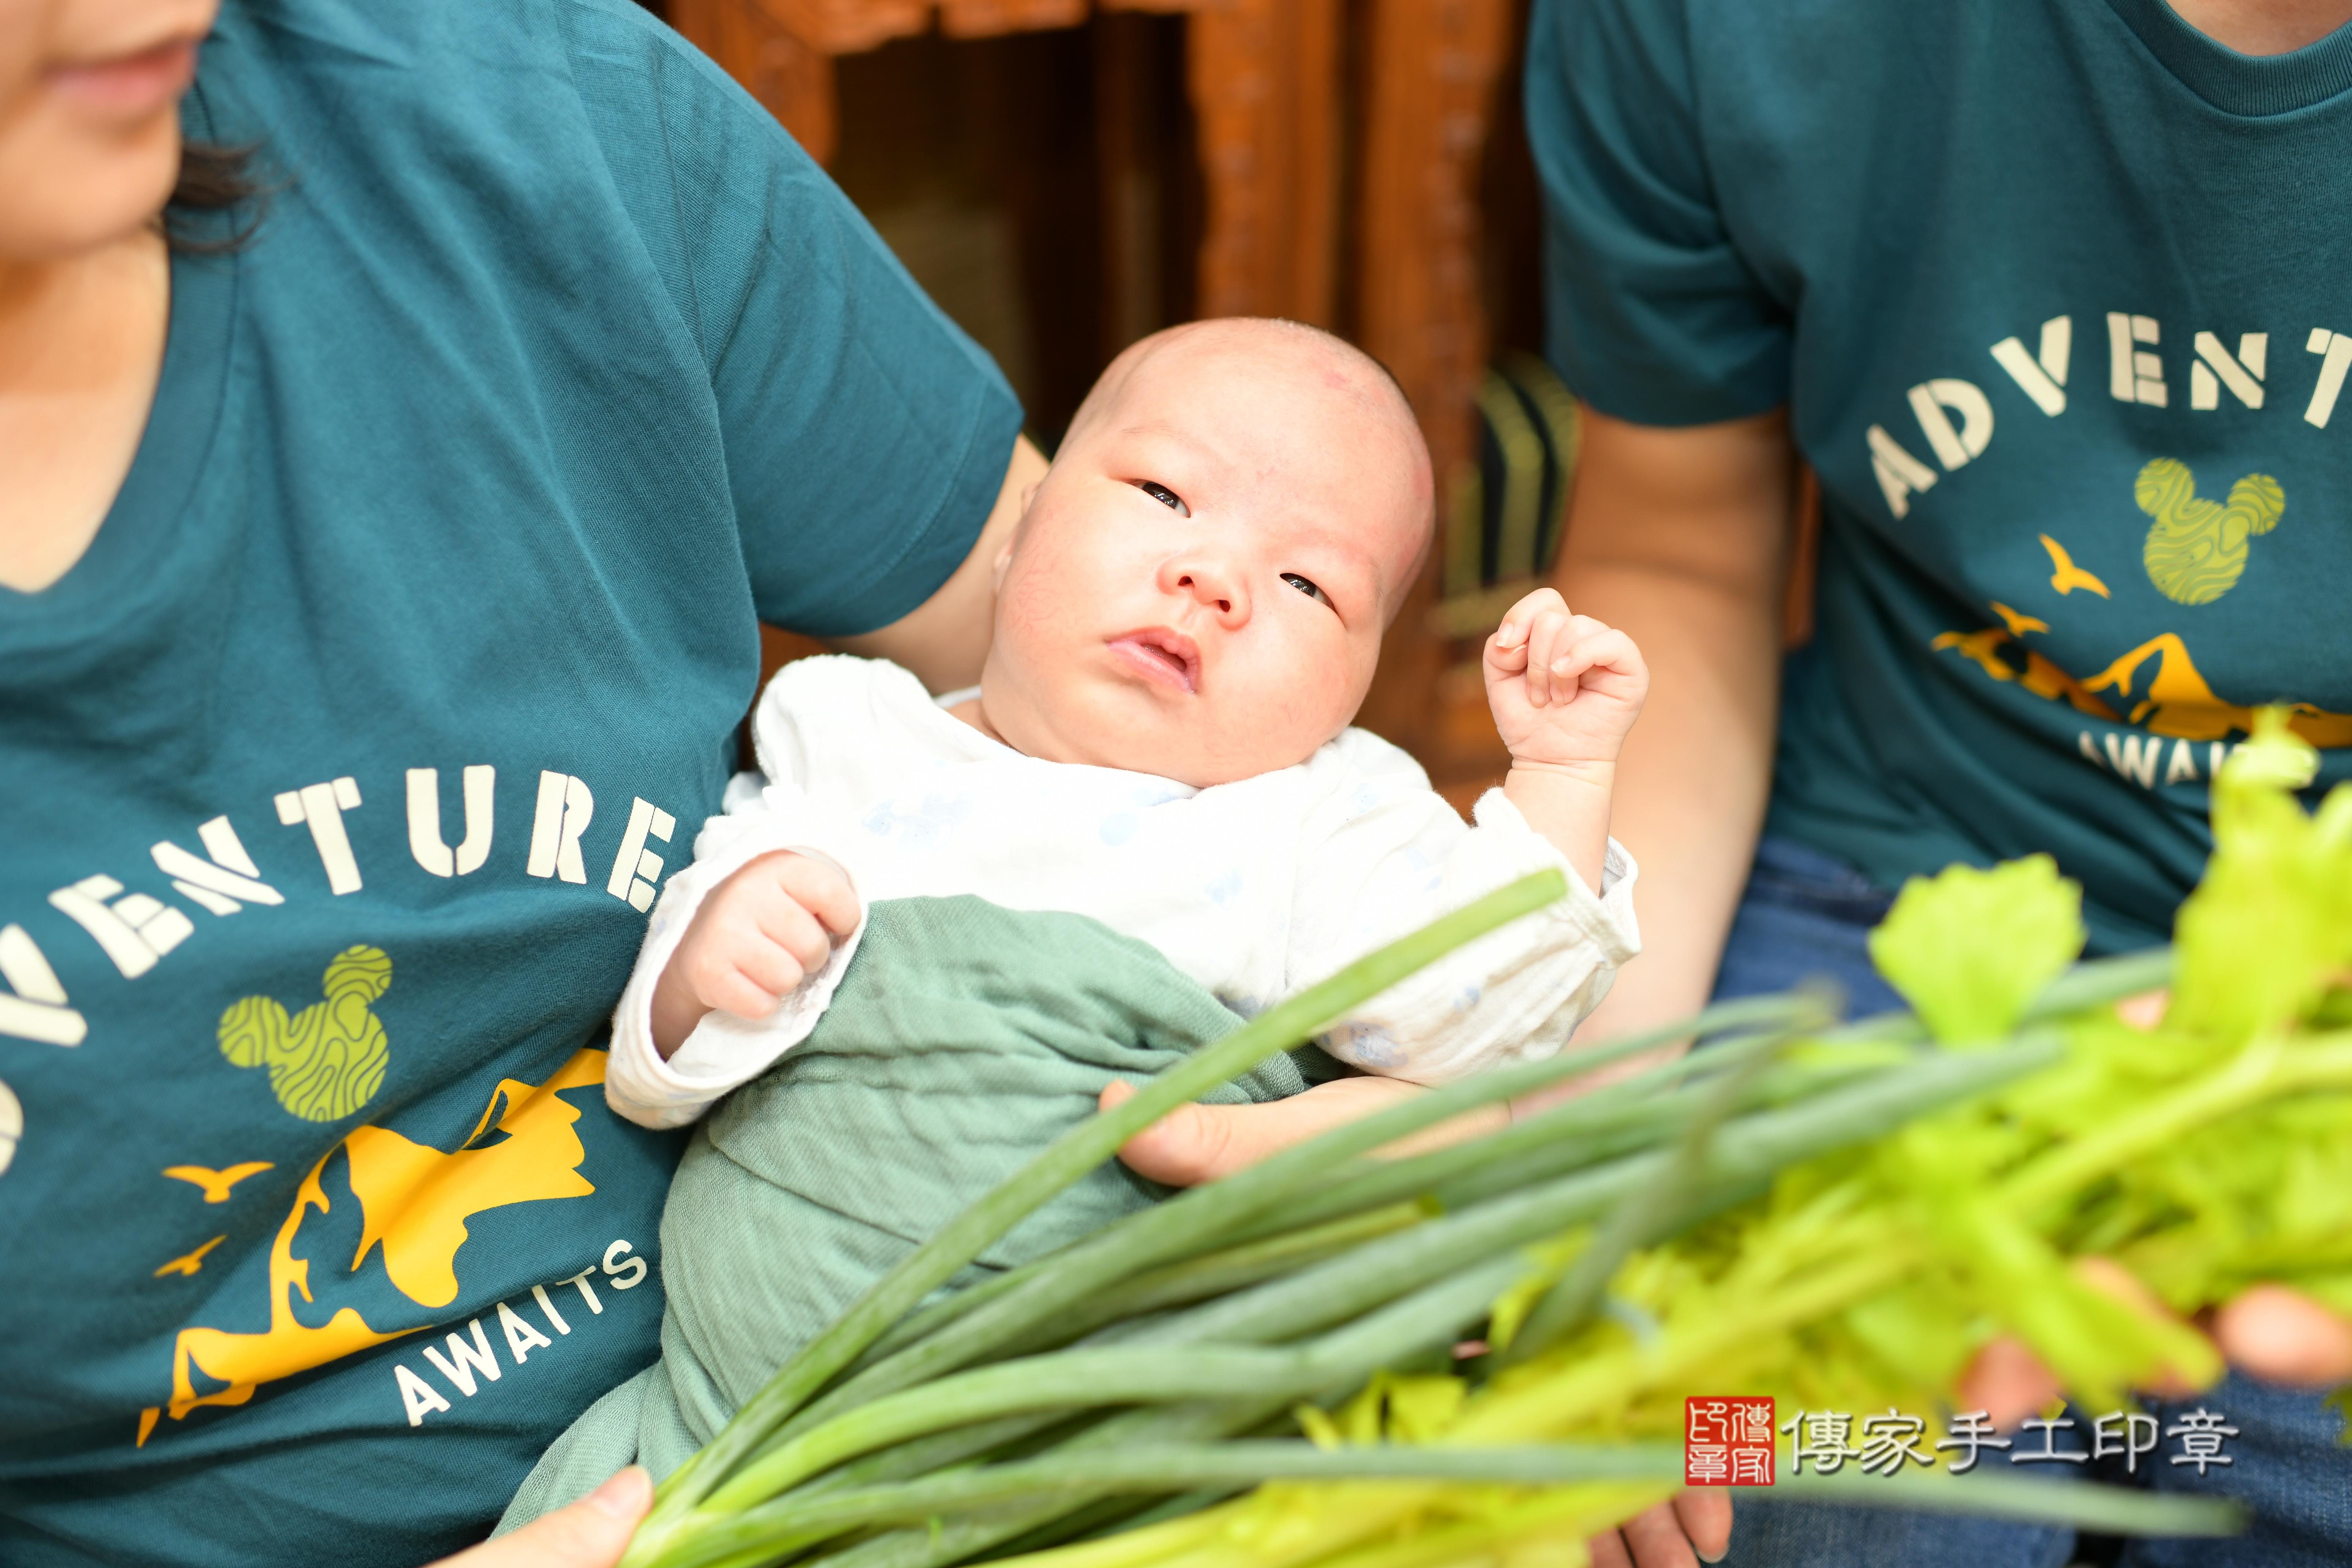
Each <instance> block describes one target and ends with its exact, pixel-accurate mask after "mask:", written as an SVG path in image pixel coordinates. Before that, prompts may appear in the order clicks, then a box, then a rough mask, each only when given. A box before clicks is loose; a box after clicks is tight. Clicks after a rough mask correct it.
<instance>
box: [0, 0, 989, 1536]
mask: <svg viewBox="0 0 2352 1568" xmlns="http://www.w3.org/2000/svg"><path fill="white" fill-rule="evenodd" d="M187 115H188V120H189V124H190V128H191V130H192V131H193V132H195V133H196V134H199V135H202V136H205V137H207V138H209V139H212V140H215V141H221V142H247V141H252V140H259V141H261V142H262V143H263V144H264V147H265V149H266V151H265V158H266V165H265V166H266V168H267V169H268V172H269V174H270V175H271V178H272V180H273V182H274V183H275V184H276V185H277V190H276V194H275V197H274V200H273V201H272V203H271V205H270V207H269V209H268V214H267V216H266V217H265V219H264V220H263V222H262V224H261V226H260V228H259V230H258V232H257V235H256V237H255V238H254V240H253V243H252V244H251V245H250V247H247V249H245V250H244V251H242V252H241V253H239V254H236V255H233V256H227V257H218V258H205V257H199V256H184V257H183V258H180V259H179V260H177V261H175V263H174V264H173V272H172V278H173V301H172V317H171V326H170V333H169V339H168V344H167V348H166V353H165V359H164V366H163V380H162V384H161V386H160V389H159V391H158V394H157V396H156V401H155V405H154V408H153V412H152V416H151V418H150V421H149V425H148V427H147V430H146V433H145V436H144V437H143V440H142V444H141V446H140V447H139V450H138V454H137V458H136V460H135V462H134V464H133V467H132V468H131V474H130V477H129V479H128V481H127V483H126V484H125V486H124V487H123V489H122V491H121V496H120V498H119V500H117V501H116V503H115V505H114V508H113V510H112V511H111V512H110V515H109V516H108V518H107V519H106V521H105V524H104V526H103V528H102V529H101V530H100V532H99V534H98V536H97V539H96V542H94V543H93V544H92V546H91V547H90V550H89V553H88V554H87V555H86V556H85V557H84V558H83V559H82V560H81V561H80V562H79V563H78V564H77V565H76V566H75V567H74V569H73V570H72V571H71V572H70V573H69V574H68V575H67V576H66V577H64V578H63V579H62V580H60V581H59V582H58V584H55V585H54V586H52V587H50V588H48V589H47V590H45V591H43V592H41V593H37V594H31V595H21V594H14V593H8V592H5V591H0V846H5V847H0V1085H5V1088H0V1166H4V1167H5V1170H0V1279H5V1285H0V1561H5V1562H6V1563H10V1564H12V1565H29V1564H45V1563H87V1562H106V1563H173V1564H182V1565H186V1564H212V1563H218V1564H224V1565H226V1564H236V1565H238V1568H250V1565H253V1564H267V1563H285V1564H289V1565H295V1564H299V1565H301V1568H314V1565H316V1564H320V1563H336V1564H362V1563H384V1564H401V1565H410V1564H415V1563H421V1562H423V1561H425V1559H427V1558H429V1557H431V1556H434V1555H436V1554H437V1553H439V1552H444V1551H447V1550H449V1549H452V1548H455V1547H457V1546H458V1545H460V1544H462V1543H463V1542H465V1541H467V1539H469V1538H474V1537H478V1535H479V1534H480V1533H481V1532H482V1531H485V1530H486V1529H487V1528H488V1524H489V1523H490V1521H493V1520H495V1519H496V1518H497V1516H498V1513H499V1509H500V1508H501V1507H502V1506H503V1504H504V1503H505V1501H506V1500H507V1497H508V1496H509V1493H511V1492H512V1490H513V1489H514V1487H515V1486H516V1484H517V1483H518V1482H519V1481H520V1479H521V1478H522V1476H523V1475H524V1473H525V1472H526V1471H527V1470H528V1469H529V1468H530V1465H531V1462H532V1461H533V1460H534V1458H536V1457H537V1456H538V1454H539V1452H540V1450H541V1448H543V1447H545V1446H546V1444H547V1443H548V1442H549V1441H550V1440H551V1439H552V1438H553V1437H554V1436H555V1435H556V1434H558V1433H559V1432H561V1431H562V1430H563V1428H564V1427H565V1426H567V1425H568V1424H569V1423H570V1422H571V1421H572V1418H573V1417H574V1416H575V1415H578V1414H579V1413H580V1411H581V1410H582V1409H583V1408H584V1407H585V1406H586V1405H588V1404H589V1403H590V1402H591V1401H592V1400H593V1399H594V1398H595V1397H596V1395H598V1394H601V1393H602V1392H604V1390H605V1389H607V1388H610V1387H611V1386H613V1385H614V1384H617V1383H619V1382H621V1381H622V1380H623V1379H625V1377H627V1376H628V1375H629V1374H631V1373H634V1372H635V1371H636V1370H637V1369H638V1368H639V1367H641V1366H643V1365H644V1364H646V1363H647V1362H648V1361H649V1360H650V1359H651V1358H652V1357H653V1355H654V1353H655V1349H656V1327H657V1324H658V1322H659V1320H660V1317H661V1300H660V1296H661V1290H660V1285H659V1274H658V1263H659V1259H658V1257H657V1250H658V1222H659V1216H660V1212H661V1204H662V1198H663V1194H664V1191H665V1189H666V1187H667V1183H668V1179H669V1174H670V1172H671V1169H672V1166H673V1163H674V1162H675V1160H676V1157H677V1147H678V1145H677V1142H676V1141H675V1140H674V1139H673V1138H670V1137H666V1136H662V1135H656V1134H653V1133H648V1132H646V1131H642V1130H640V1129H637V1128H635V1127H633V1126H631V1125H629V1124H627V1123H625V1122H623V1121H619V1120H618V1119H616V1118H615V1117H614V1115H613V1114H612V1113H611V1112H610V1111H609V1110H606V1108H605V1105H604V1094H603V1090H602V1089H601V1087H600V1086H601V1084H602V1081H603V1077H604V1037H605V1020H606V1018H607V1016H608V1015H609V1014H610V1012H611V1009H612V1007H613V1005H614V1001H615V999H616V998H617V996H618V994H619V993H620V990H621V986H622V984H623V982H624V980H625V978H626V975H627V973H628V969H629V965H630V963H631V961H632V959H633V958H634V956H635V952H636V950H637V946H638V943H639V942H640V940H641V938H642V936H643V933H644V930H645V923H646V913H645V911H646V907H647V906H648V904H649V903H650V902H651V900H652V898H653V895H654V893H655V891H656V889H658V888H659V887H660V886H661V884H662V880H663V879H664V877H665V875H666V874H667V871H668V870H669V869H670V868H673V867H675V866H677V865H679V864H682V863H683V862H684V860H685V858H687V857H688V855H689V854H690V852H691V844H692V841H693V837H694V834H695V832H696V830H697V829H698V827H699V826H700V825H701V823H702V821H703V819H704V818H705V816H708V815H709V814H710V813H712V812H713V811H715V810H716V809H717V808H718V805H719V792H720V789H721V786H722V785H723V784H724V782H725V780H726V778H727V775H728V773H729V771H730V766H731V763H732V762H733V757H734V750H733V748H734V733H735V729H736V725H737V723H738V721H739V720H740V717H741V716H742V714H743V712H744V710H745V709H746V707H747V706H748V704H749V701H750V699H751V692H752V686H753V682H754V679H755V678H756V674H757V669H758V651H757V631H756V621H757V619H758V618H760V617H764V618H766V619H768V620H771V621H774V622H778V623H781V624H782V625H784V626H793V627H797V628H801V629H803V630H806V631H809V632H812V633H817V634H845V633H854V632H858V631H862V630H866V629H869V628H872V627H874V626H880V625H884V624H886V623H887V622H889V621H892V620H894V619H896V618H897V617H898V616H902V615H904V614H905V613H906V612H907V611H908V610H910V609H912V608H914V607H915V606H916V605H919V604H920V603H921V602H922V601H923V600H924V599H926V598H927V597H929V595H930V594H931V593H932V592H933V591H934V590H935V589H936V588H937V587H938V586H939V584H940V583H941V582H942V581H943V580H945V578H946V577H947V576H948V575H949V574H950V572H951V571H952V570H953V569H954V568H955V566H956V565H957V564H958V563H961V561H962V559H963V558H964V556H965V555H966V554H967V553H968V552H969V550H970V548H971V542H972V541H973V539H974V538H975V537H976V535H977V532H978V530H979V528H980V525H981V523H982V521H983V520H984V519H985V517H986V515H987V513H988V511H989V510H990V508H991V506H992V503H993V501H994V500H995V497H996V493H997V489H998V487H999V485H1000V483H1001V481H1002V479H1003V473H1004V468H1005V465H1006V462H1007V460H1008V458H1009V457H1010V454H1011V450H1012V446H1013V439H1014V437H1015V434H1016V430H1017V426H1018V423H1019V411H1018V409H1017V407H1016V405H1014V402H1013V398H1012V396H1011V395H1010V393H1009V392H1008V390H1007V389H1006V387H1005V385H1004V384H1003V380H1002V379H1001V378H1000V377H999V376H998V375H997V374H996V372H995V370H994V368H993V367H992V365H991V364H990V363H988V361H987V360H986V358H985V357H984V356H983V355H982V354H981V353H979V351H977V350H976V349H975V348H974V347H973V346H972V345H971V342H968V341H967V340H966V339H965V338H964V337H963V335H962V334H961V333H960V332H958V331H956V330H955V329H954V328H953V327H952V326H951V325H950V323H949V322H948V321H946V320H945V319H944V318H943V317H942V316H940V313H939V312H938V311H937V310H934V309H933V308H932V307H931V306H930V305H929V303H928V302H927V301H926V300H924V299H923V297H922V295H921V293H920V292H919V290H918V289H916V287H915V286H914V284H913V283H912V282H911V281H910V280H909V279H908V277H907V276H906V274H905V273H904V272H903V271H902V270H901V269H900V268H898V265H897V264H896V263H895V262H894V261H893V260H892V259H891V258H890V256H889V255H888V253H887V250H886V249H885V248H884V247H883V246H882V245H881V243H880V242H879V241H878V240H877V238H876V237H875V236H874V235H873V233H872V232H871V231H870V230H869V229H868V228H867V226H866V225H865V223H863V222H862V221H861V220H860V219H859V218H858V217H857V216H856V213H855V212H854V211H853V210H852V209H851V208H850V206H849V205H847V203H846V202H845V200H844V199H843V197H842V196H841V195H840V194H839V193H838V192H837V191H836V190H835V188H834V187H833V185H832V184H830V183H829V182H828V181H827V180H826V179H825V177H824V174H822V173H821V172H820V171H819V170H818V169H817V168H816V167H815V166H814V164H813V163H810V162H809V160H808V159H807V158H806V157H804V156H803V154H802V153H800V151H799V150H798V149H797V148H796V147H794V146H793V143H792V142H791V141H790V140H789V139H788V138H787V137H786V136H785V134H784V133H783V132H782V130H781V129H780V128H779V127H778V126H777V124H776V123H775V121H773V120H772V119H771V118H770V117H769V116H768V115H767V114H766V113H765V112H764V111H762V110H761V109H760V108H759V107H758V106H757V105H756V104H755V103H754V102H753V101H752V100H751V99H750V98H748V97H747V96H746V95H745V94H743V93H742V92H741V91H740V90H739V89H737V88H735V87H734V86H733V85H732V84H731V83H730V82H729V81H728V80H727V79H726V78H725V77H724V76H723V75H721V74H720V73H719V71H718V70H717V69H716V68H713V67H712V66H711V65H710V64H709V62H708V61H706V60H704V59H702V58H699V57H698V55H696V54H695V53H694V52H693V51H692V50H691V49H690V48H688V47H687V46H686V45H684V44H683V43H682V42H681V41H680V40H679V39H678V38H677V37H675V36H674V35H673V34H671V33H669V32H667V30H665V29H664V28H663V27H661V26H660V25H659V24H657V23H656V22H654V21H652V20H651V19H650V18H648V17H647V16H646V15H645V14H644V13H643V12H641V11H639V10H637V9H636V8H635V7H634V6H632V5H628V4H626V3H625V0H465V3H463V4H459V3H457V0H402V3H400V4H396V5H346V4H331V3H328V0H230V3H229V4H228V5H227V6H226V10H225V11H224V13H223V14H222V16H221V18H220V22H219V25H218V28H217V31H216V33H215V36H214V37H213V38H212V39H211V40H210V41H209V42H208V43H207V44H206V46H205V50H204V55H203V62H202V68H201V72H200V75H199V79H198V84H197V87H196V89H195V91H194V94H193V95H192V97H191V100H190V103H189V107H188V110H187Z"/></svg>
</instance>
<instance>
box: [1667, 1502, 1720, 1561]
mask: <svg viewBox="0 0 2352 1568" xmlns="http://www.w3.org/2000/svg"><path fill="white" fill-rule="evenodd" d="M1674 1510H1675V1519H1676V1520H1678V1521H1681V1523H1682V1527H1683V1534H1684V1536H1685V1538H1686V1539H1688V1541H1689V1542H1690V1543H1691V1550H1692V1551H1693V1552H1696V1553H1697V1555H1698V1560H1699V1561H1700V1562H1702V1563H1720V1562H1722V1561H1723V1558H1724V1554H1725V1553H1726V1552H1729V1551H1730V1550H1731V1494H1730V1493H1729V1492H1727V1491H1722V1490H1718V1489H1715V1488H1713V1487H1691V1488H1688V1489H1685V1490H1683V1491H1680V1492H1677V1493H1675V1501H1674Z"/></svg>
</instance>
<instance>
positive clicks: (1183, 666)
mask: <svg viewBox="0 0 2352 1568" xmlns="http://www.w3.org/2000/svg"><path fill="white" fill-rule="evenodd" d="M1108 647H1109V648H1110V651H1111V654H1112V656H1113V657H1114V658H1118V660H1119V661H1120V662H1121V663H1122V664H1125V665H1126V666H1127V667H1128V668H1130V669H1132V670H1134V671H1135V672H1136V673H1137V674H1139V675H1140V676H1142V677H1143V678H1144V679H1146V680H1150V681H1156V682H1158V683H1159V684H1160V685H1162V686H1165V687H1167V688H1169V689H1171V690H1175V691H1182V692H1188V693H1191V692H1197V691H1199V690H1200V689H1201V650H1200V648H1199V647H1196V646H1194V644H1193V642H1192V638H1191V637H1186V636H1185V635H1184V634H1183V633H1182V632H1179V631H1171V630H1170V629H1169V628H1168V627H1166V626H1149V627H1146V628H1145V629H1144V630H1142V631H1135V632H1127V633H1124V634H1122V635H1121V636H1118V637H1113V638H1111V639H1110V641H1109V643H1108Z"/></svg>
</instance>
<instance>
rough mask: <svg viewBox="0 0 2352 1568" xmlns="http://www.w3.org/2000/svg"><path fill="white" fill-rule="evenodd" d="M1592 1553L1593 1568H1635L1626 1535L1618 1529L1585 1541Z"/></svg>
mask: <svg viewBox="0 0 2352 1568" xmlns="http://www.w3.org/2000/svg"><path fill="white" fill-rule="evenodd" d="M1584 1550H1585V1551H1586V1552H1589V1553H1591V1557H1592V1563H1591V1568H1633V1552H1630V1551H1628V1550H1627V1549H1626V1546H1625V1537H1624V1536H1623V1535H1622V1534H1621V1533H1620V1532H1618V1531H1614V1530H1612V1531H1609V1533H1608V1534H1606V1535H1596V1536H1594V1537H1593V1538H1592V1539H1591V1540H1590V1541H1588V1542H1585V1543H1584Z"/></svg>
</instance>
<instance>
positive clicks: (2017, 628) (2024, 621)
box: [1992, 599, 2050, 637]
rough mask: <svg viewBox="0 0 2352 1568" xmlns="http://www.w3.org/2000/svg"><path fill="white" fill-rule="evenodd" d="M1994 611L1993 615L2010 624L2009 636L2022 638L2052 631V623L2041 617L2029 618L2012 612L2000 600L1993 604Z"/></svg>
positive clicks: (2017, 612) (2018, 612) (2015, 611)
mask: <svg viewBox="0 0 2352 1568" xmlns="http://www.w3.org/2000/svg"><path fill="white" fill-rule="evenodd" d="M1992 609H1993V614H1995V615H1997V616H2000V618H2001V619H2002V620H2004V621H2007V622H2008V623H2009V635H2010V636H2011V637H2023V636H2024V635H2025V634H2026V633H2028V632H2046V631H2048V630H2049V629H2050V623H2049V622H2048V621H2045V620H2043V619H2042V618H2041V617H2040V616H2029V615H2025V614H2023V613H2021V612H2020V611H2017V610H2012V609H2011V608H2010V607H2009V606H2008V605H2004V604H2002V603H2001V602H2000V600H1999V599H1995V600H1994V601H1993V602H1992Z"/></svg>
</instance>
